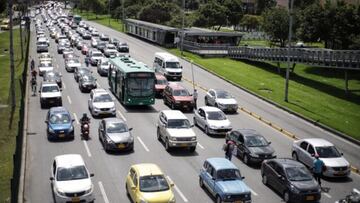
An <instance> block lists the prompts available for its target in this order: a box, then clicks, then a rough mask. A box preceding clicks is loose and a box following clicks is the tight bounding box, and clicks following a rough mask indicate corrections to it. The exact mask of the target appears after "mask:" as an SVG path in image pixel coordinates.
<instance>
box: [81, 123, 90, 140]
mask: <svg viewBox="0 0 360 203" xmlns="http://www.w3.org/2000/svg"><path fill="white" fill-rule="evenodd" d="M89 124H90V121H88V122H83V123H82V124H81V136H82V138H83V139H85V140H88V139H90V125H89Z"/></svg>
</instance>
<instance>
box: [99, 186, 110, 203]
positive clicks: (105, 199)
mask: <svg viewBox="0 0 360 203" xmlns="http://www.w3.org/2000/svg"><path fill="white" fill-rule="evenodd" d="M98 184H99V188H100V191H101V195H102V196H103V199H104V202H105V203H109V199H108V197H107V195H106V192H105V189H104V186H103V184H102V182H101V181H99V182H98Z"/></svg>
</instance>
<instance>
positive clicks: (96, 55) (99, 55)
mask: <svg viewBox="0 0 360 203" xmlns="http://www.w3.org/2000/svg"><path fill="white" fill-rule="evenodd" d="M101 56H102V55H101V53H93V54H92V57H101Z"/></svg>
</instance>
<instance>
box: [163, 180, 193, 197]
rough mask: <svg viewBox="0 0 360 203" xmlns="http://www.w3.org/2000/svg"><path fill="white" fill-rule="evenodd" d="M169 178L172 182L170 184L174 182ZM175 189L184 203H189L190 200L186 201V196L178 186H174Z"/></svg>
mask: <svg viewBox="0 0 360 203" xmlns="http://www.w3.org/2000/svg"><path fill="white" fill-rule="evenodd" d="M167 178H168V179H169V180H170V182H173V181H172V180H171V178H170V177H169V176H167ZM174 189H175V190H176V192H177V193H178V194H179V195H180V197H181V199H183V201H184V202H188V199H186V197H185V195H184V194H183V193H182V192H181V191H180V189H179V188H178V187H177V186H176V185H174Z"/></svg>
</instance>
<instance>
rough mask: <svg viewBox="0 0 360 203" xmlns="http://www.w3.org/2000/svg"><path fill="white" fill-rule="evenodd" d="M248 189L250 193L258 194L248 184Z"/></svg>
mask: <svg viewBox="0 0 360 203" xmlns="http://www.w3.org/2000/svg"><path fill="white" fill-rule="evenodd" d="M248 188H249V190H250V191H251V194H253V195H255V196H258V194H257V193H256V192H255V191H254V190H253V189H251V188H250V187H249V186H248Z"/></svg>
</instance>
